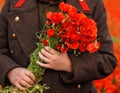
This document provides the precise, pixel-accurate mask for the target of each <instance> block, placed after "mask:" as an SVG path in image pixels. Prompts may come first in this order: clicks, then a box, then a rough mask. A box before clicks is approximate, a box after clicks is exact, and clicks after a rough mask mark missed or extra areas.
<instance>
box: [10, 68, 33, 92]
mask: <svg viewBox="0 0 120 93" xmlns="http://www.w3.org/2000/svg"><path fill="white" fill-rule="evenodd" d="M8 79H9V80H10V82H11V83H12V84H13V85H14V86H16V87H17V88H18V89H19V90H21V91H23V90H24V89H25V88H28V87H31V86H32V85H34V81H35V76H34V75H33V74H32V73H31V72H30V71H29V70H27V69H25V68H14V69H12V70H11V71H10V72H9V73H8Z"/></svg>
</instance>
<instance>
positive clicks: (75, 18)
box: [0, 2, 100, 93]
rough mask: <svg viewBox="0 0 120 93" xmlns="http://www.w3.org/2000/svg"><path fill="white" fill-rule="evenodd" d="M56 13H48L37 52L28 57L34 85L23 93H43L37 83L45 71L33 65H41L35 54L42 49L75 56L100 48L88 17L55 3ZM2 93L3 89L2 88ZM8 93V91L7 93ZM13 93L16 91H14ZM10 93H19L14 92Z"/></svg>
mask: <svg viewBox="0 0 120 93" xmlns="http://www.w3.org/2000/svg"><path fill="white" fill-rule="evenodd" d="M59 9H60V12H48V13H47V14H46V17H47V21H46V23H45V26H44V28H43V30H42V31H40V32H39V33H37V37H38V38H39V42H38V43H37V46H38V47H37V49H36V50H35V51H34V52H33V53H32V54H31V55H30V65H29V66H28V69H29V70H30V71H31V72H32V73H33V74H34V75H35V77H36V83H35V85H34V86H33V87H30V88H27V89H26V90H25V91H23V93H43V91H44V90H45V89H48V87H47V86H46V85H45V84H44V85H41V84H40V82H41V80H42V78H43V75H44V72H45V68H42V67H40V66H39V65H37V64H36V61H38V60H39V61H40V62H42V60H41V59H40V58H39V56H38V52H39V51H40V50H41V49H42V48H43V47H45V46H49V47H50V48H54V49H56V50H57V51H58V52H68V51H73V53H74V54H76V55H79V54H80V53H82V52H85V51H88V52H90V53H94V52H96V51H97V50H98V49H99V48H100V43H99V42H98V40H97V27H96V23H95V22H94V20H92V19H90V18H88V17H87V16H86V15H85V14H84V13H82V12H80V13H78V12H77V9H76V8H75V7H74V6H72V5H70V4H65V3H64V2H61V3H60V4H59ZM7 89H9V90H10V91H9V92H5V93H13V90H15V88H14V87H13V88H9V87H7V88H6V90H7ZM4 90H5V89H4ZM11 91H12V92H11ZM15 91H17V92H15ZM15 91H14V93H20V92H18V91H19V90H15ZM0 93H3V92H0Z"/></svg>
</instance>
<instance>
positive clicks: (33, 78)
mask: <svg viewBox="0 0 120 93" xmlns="http://www.w3.org/2000/svg"><path fill="white" fill-rule="evenodd" d="M26 74H27V75H28V76H29V77H30V78H31V79H32V81H33V82H35V75H34V74H33V73H32V72H30V71H29V70H28V73H26Z"/></svg>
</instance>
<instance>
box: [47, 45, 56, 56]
mask: <svg viewBox="0 0 120 93" xmlns="http://www.w3.org/2000/svg"><path fill="white" fill-rule="evenodd" d="M45 50H46V51H49V53H51V54H52V55H55V54H57V51H56V50H54V49H53V48H50V47H48V46H45Z"/></svg>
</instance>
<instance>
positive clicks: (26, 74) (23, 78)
mask: <svg viewBox="0 0 120 93" xmlns="http://www.w3.org/2000/svg"><path fill="white" fill-rule="evenodd" d="M22 80H24V81H25V82H27V83H29V84H30V85H34V81H33V80H32V79H31V78H30V76H29V74H28V73H25V75H23V77H22Z"/></svg>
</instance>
